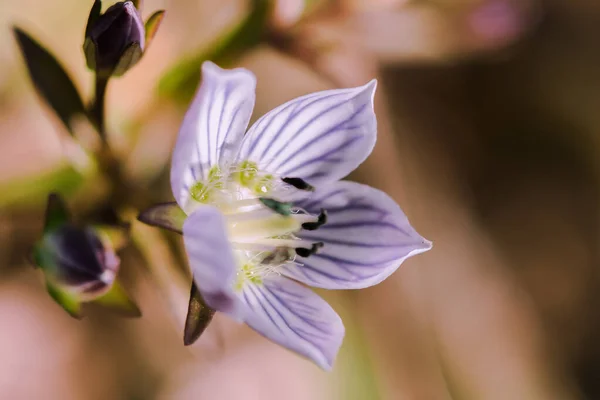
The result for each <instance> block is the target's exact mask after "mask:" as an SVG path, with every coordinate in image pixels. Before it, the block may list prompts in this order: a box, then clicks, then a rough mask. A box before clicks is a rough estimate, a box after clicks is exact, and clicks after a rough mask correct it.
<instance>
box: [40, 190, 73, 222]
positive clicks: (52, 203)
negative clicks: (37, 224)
mask: <svg viewBox="0 0 600 400" xmlns="http://www.w3.org/2000/svg"><path fill="white" fill-rule="evenodd" d="M69 220H70V215H69V210H68V209H67V206H66V204H65V202H64V200H63V199H62V197H60V195H59V194H57V193H51V194H50V195H49V196H48V205H47V206H46V218H45V222H44V232H50V231H52V230H54V229H56V228H58V227H60V226H62V225H64V224H65V223H67V222H69Z"/></svg>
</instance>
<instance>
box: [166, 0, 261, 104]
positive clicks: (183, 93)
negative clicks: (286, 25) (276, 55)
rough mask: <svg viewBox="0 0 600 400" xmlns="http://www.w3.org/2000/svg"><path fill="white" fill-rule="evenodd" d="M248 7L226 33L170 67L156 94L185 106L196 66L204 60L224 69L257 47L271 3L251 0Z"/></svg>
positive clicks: (192, 90) (197, 74)
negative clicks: (242, 18) (250, 7)
mask: <svg viewBox="0 0 600 400" xmlns="http://www.w3.org/2000/svg"><path fill="white" fill-rule="evenodd" d="M252 4H253V8H252V11H251V12H250V13H249V14H248V16H247V17H246V18H245V19H244V20H243V21H242V22H240V23H239V24H238V25H237V26H236V27H235V28H233V29H232V30H231V32H229V34H227V35H226V36H225V37H222V38H220V39H219V40H217V41H216V42H215V43H213V44H212V45H211V46H209V47H208V48H206V49H203V50H201V51H199V52H198V54H197V55H196V56H193V57H190V58H188V59H185V60H183V61H181V62H180V63H178V64H177V65H175V66H174V67H173V68H171V69H170V70H169V71H168V72H167V73H166V74H165V75H164V76H163V78H162V79H161V81H160V83H159V86H158V90H159V94H160V95H161V96H164V97H168V98H169V99H171V100H174V101H177V102H178V103H180V104H188V103H189V101H190V100H191V99H192V97H193V96H194V93H195V91H196V88H197V87H198V82H199V81H200V66H201V65H202V63H203V62H204V61H206V60H211V61H213V62H215V63H216V64H219V65H221V66H227V65H228V64H231V63H232V62H233V61H235V60H236V59H237V58H238V57H240V56H241V55H243V54H244V53H245V52H246V51H248V50H251V49H252V48H254V47H256V46H257V45H258V44H260V42H261V41H262V39H263V38H264V35H265V33H266V32H267V17H268V15H269V12H270V10H271V1H269V0H254V1H253V2H252Z"/></svg>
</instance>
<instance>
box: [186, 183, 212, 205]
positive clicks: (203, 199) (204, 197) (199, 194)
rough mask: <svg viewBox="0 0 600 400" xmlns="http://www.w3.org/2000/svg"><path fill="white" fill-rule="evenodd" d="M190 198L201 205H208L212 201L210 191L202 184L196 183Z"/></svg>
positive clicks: (191, 189)
mask: <svg viewBox="0 0 600 400" xmlns="http://www.w3.org/2000/svg"><path fill="white" fill-rule="evenodd" d="M190 196H192V198H193V199H194V200H196V201H199V202H200V203H207V202H208V201H209V200H210V190H208V188H207V187H206V185H205V184H203V183H202V182H196V183H194V184H193V185H192V187H191V188H190Z"/></svg>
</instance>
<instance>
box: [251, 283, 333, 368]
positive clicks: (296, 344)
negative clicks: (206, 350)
mask: <svg viewBox="0 0 600 400" xmlns="http://www.w3.org/2000/svg"><path fill="white" fill-rule="evenodd" d="M242 297H243V300H244V302H245V303H246V305H247V308H248V310H247V315H246V317H245V318H244V321H245V322H246V323H247V324H248V325H249V326H250V327H252V328H253V329H254V330H256V331H257V332H258V333H260V334H261V335H263V336H265V337H266V338H268V339H270V340H272V341H274V342H276V343H278V344H280V345H282V346H284V347H287V348H288V349H290V350H293V351H295V352H297V353H299V354H301V355H303V356H305V357H307V358H309V359H311V360H313V361H314V362H315V363H316V364H317V365H318V366H320V367H321V368H323V369H325V370H330V369H331V367H332V365H333V362H334V360H335V357H336V355H337V353H338V350H339V348H340V346H341V344H342V340H343V338H344V325H343V324H342V320H341V319H340V317H339V316H338V315H337V313H336V312H335V311H334V310H333V309H332V308H331V306H329V304H327V302H325V300H323V299H322V298H320V297H319V296H318V295H317V294H315V293H314V292H313V291H312V290H310V289H309V288H307V287H305V286H302V285H300V284H298V283H296V282H293V281H291V280H289V279H286V278H283V277H281V276H279V275H277V274H272V275H269V276H267V277H265V278H264V279H263V282H262V284H261V285H255V284H251V283H248V284H246V285H245V286H244V289H243V292H242Z"/></svg>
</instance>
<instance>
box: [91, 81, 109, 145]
mask: <svg viewBox="0 0 600 400" xmlns="http://www.w3.org/2000/svg"><path fill="white" fill-rule="evenodd" d="M108 79H109V77H105V76H100V75H96V87H95V93H94V96H95V97H94V102H93V103H92V106H91V108H90V114H91V117H92V119H93V121H94V123H95V124H96V128H97V129H98V133H99V134H100V137H101V138H102V142H103V145H106V131H105V116H104V103H105V98H106V87H107V86H108Z"/></svg>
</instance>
